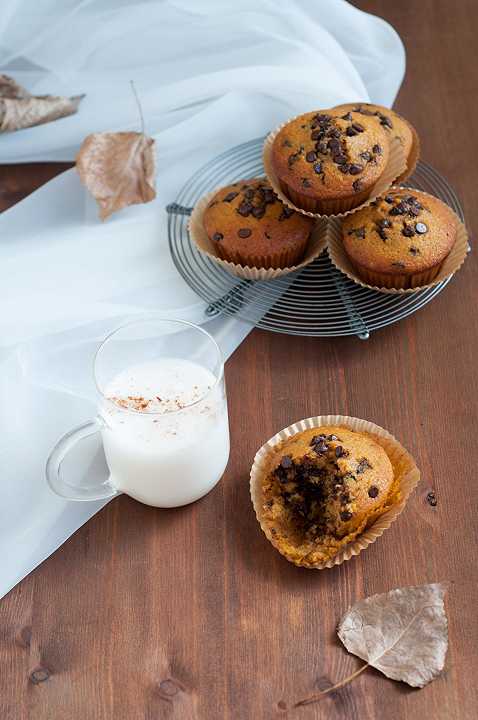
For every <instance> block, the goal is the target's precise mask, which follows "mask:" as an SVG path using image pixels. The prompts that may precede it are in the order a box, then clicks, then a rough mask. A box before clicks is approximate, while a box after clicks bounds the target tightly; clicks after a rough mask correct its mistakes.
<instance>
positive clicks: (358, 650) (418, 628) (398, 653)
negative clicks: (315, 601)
mask: <svg viewBox="0 0 478 720" xmlns="http://www.w3.org/2000/svg"><path fill="white" fill-rule="evenodd" d="M444 594H445V587H444V585H442V584H439V583H433V584H430V585H417V586H415V587H406V588H397V589H396V590H391V591H390V592H388V593H384V594H382V595H372V596H371V597H369V598H366V599H365V600H361V601H360V602H358V603H356V604H355V605H354V606H353V607H352V608H350V610H348V611H347V612H346V613H345V615H344V616H343V618H342V620H341V621H340V624H339V627H338V629H337V632H338V635H339V638H340V639H341V641H342V642H343V644H344V645H345V647H346V648H347V650H348V651H349V652H351V653H353V654H354V655H358V657H360V658H362V659H363V660H365V661H366V662H367V663H368V664H369V665H371V666H372V667H374V668H376V669H377V670H380V672H382V673H383V674H384V675H386V676H387V677H389V678H392V679H393V680H401V681H402V682H406V683H408V684H409V685H412V686H413V687H423V686H424V685H426V684H427V683H429V682H430V681H431V680H434V679H435V678H436V677H437V675H439V674H440V672H441V671H442V670H443V667H444V664H445V655H446V651H447V647H448V632H447V617H446V614H445V606H444V603H443V597H444Z"/></svg>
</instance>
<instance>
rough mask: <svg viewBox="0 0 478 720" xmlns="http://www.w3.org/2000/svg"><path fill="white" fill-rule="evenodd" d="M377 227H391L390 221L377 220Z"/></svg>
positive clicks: (384, 219) (385, 219)
mask: <svg viewBox="0 0 478 720" xmlns="http://www.w3.org/2000/svg"><path fill="white" fill-rule="evenodd" d="M377 225H378V226H379V227H381V228H388V227H392V223H391V222H390V220H387V218H381V219H380V220H377Z"/></svg>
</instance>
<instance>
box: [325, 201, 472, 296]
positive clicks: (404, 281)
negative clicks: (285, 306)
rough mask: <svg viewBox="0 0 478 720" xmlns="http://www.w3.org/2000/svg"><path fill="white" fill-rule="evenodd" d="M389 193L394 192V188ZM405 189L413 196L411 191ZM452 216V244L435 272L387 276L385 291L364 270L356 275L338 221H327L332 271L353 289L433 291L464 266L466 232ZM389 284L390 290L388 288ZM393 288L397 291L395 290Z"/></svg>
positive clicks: (403, 292) (378, 279)
mask: <svg viewBox="0 0 478 720" xmlns="http://www.w3.org/2000/svg"><path fill="white" fill-rule="evenodd" d="M393 189H398V188H395V187H394V188H393ZM408 189H409V190H410V191H411V192H413V188H408ZM417 192H420V193H421V194H423V195H429V193H424V192H423V190H420V191H417ZM430 197H432V196H430ZM450 209H451V208H450ZM452 212H453V211H452ZM454 215H455V219H456V225H457V232H456V240H455V244H454V245H453V247H452V249H451V250H450V252H449V254H448V255H447V257H446V258H445V260H444V261H443V262H442V264H441V266H440V267H439V268H438V270H437V268H436V267H434V268H431V269H430V270H427V271H424V272H422V273H416V274H415V275H413V277H412V278H411V277H410V275H406V274H404V273H403V274H400V273H393V274H392V273H391V274H390V277H389V279H388V284H389V285H390V286H389V287H384V286H383V285H380V284H377V283H380V282H383V279H382V278H381V277H380V275H376V274H374V273H373V272H371V271H367V270H366V269H365V268H361V269H360V273H361V274H360V275H359V274H358V270H357V268H355V266H354V265H353V263H352V261H351V260H350V258H349V257H348V255H347V253H346V252H345V247H344V243H343V240H342V223H341V221H340V220H336V219H334V220H330V222H329V223H328V226H327V231H326V233H327V251H328V253H329V257H330V259H331V261H332V263H333V264H334V265H335V267H336V268H338V270H340V271H341V272H343V273H344V275H346V276H347V277H348V278H349V279H350V280H353V281H354V283H357V285H361V286H362V287H365V288H368V289H369V290H376V291H378V292H381V293H385V294H388V295H408V294H411V293H415V292H419V291H420V290H425V289H426V288H431V287H434V286H435V285H438V283H441V282H443V280H446V278H448V277H450V276H451V275H454V274H455V273H456V272H457V271H458V270H459V269H460V268H461V266H462V265H463V263H464V262H465V259H466V256H467V254H468V249H469V238H468V232H467V229H466V227H465V225H464V224H463V223H462V222H461V220H460V218H459V217H458V215H456V213H454ZM392 284H393V287H391V285H392ZM410 284H413V287H408V285H410ZM397 285H398V286H400V287H397Z"/></svg>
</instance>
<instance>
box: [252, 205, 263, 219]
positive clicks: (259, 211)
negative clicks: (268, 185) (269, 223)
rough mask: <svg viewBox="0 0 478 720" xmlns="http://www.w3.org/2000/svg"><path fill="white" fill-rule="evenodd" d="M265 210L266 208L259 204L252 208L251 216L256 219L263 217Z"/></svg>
mask: <svg viewBox="0 0 478 720" xmlns="http://www.w3.org/2000/svg"><path fill="white" fill-rule="evenodd" d="M265 212H266V209H265V207H264V206H263V205H259V206H258V207H255V208H253V209H252V214H253V216H254V217H255V218H258V219H259V218H261V217H264V214H265Z"/></svg>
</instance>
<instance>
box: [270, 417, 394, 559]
mask: <svg viewBox="0 0 478 720" xmlns="http://www.w3.org/2000/svg"><path fill="white" fill-rule="evenodd" d="M398 496H399V491H398V481H396V480H395V478H394V470H393V466H392V463H391V462H390V459H389V457H388V455H387V453H386V452H385V450H384V449H383V448H382V447H381V445H379V444H378V443H377V442H376V441H375V440H374V439H373V437H372V436H371V435H369V434H367V433H363V432H355V431H353V430H349V429H348V428H345V427H335V426H334V427H332V426H324V427H319V428H314V429H311V430H306V431H305V432H300V433H297V434H296V435H294V436H293V437H290V438H288V439H287V440H286V441H284V442H283V443H282V444H281V445H280V446H278V448H277V450H276V451H275V452H273V453H272V454H271V456H270V458H269V459H268V465H267V468H266V472H265V474H264V478H263V481H262V500H263V515H262V523H263V524H265V526H266V527H267V528H268V529H269V531H270V533H271V535H272V537H273V544H274V546H275V547H276V548H277V549H278V550H279V551H280V552H281V553H282V554H283V555H285V556H286V557H287V559H288V560H290V561H292V562H294V563H295V564H296V565H303V566H311V567H313V566H314V565H317V564H318V563H322V562H324V561H327V560H329V559H330V558H332V557H334V556H335V555H336V554H337V553H338V552H339V550H341V549H342V548H343V547H344V546H345V545H346V544H347V543H349V542H351V541H352V540H354V539H355V538H356V537H357V535H359V534H360V533H361V532H363V530H364V529H365V528H366V527H368V526H369V525H371V524H372V523H373V522H374V520H375V519H376V518H377V517H378V516H379V515H381V514H382V513H383V512H385V510H387V509H388V508H389V507H390V505H391V504H392V503H393V502H395V501H396V500H397V499H398Z"/></svg>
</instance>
